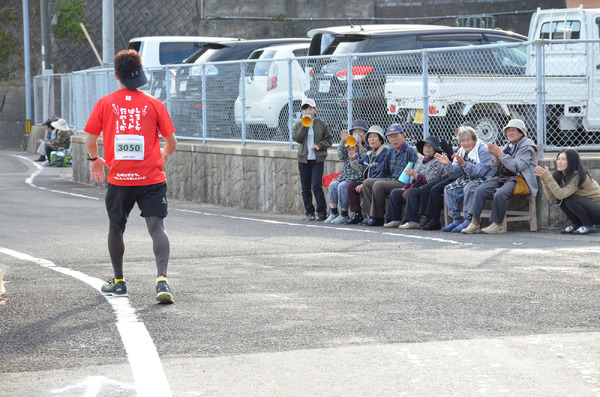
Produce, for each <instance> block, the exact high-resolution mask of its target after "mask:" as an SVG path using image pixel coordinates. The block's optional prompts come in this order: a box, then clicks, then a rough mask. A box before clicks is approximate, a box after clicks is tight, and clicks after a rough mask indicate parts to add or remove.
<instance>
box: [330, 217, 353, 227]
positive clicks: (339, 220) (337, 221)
mask: <svg viewBox="0 0 600 397" xmlns="http://www.w3.org/2000/svg"><path fill="white" fill-rule="evenodd" d="M349 220H350V217H348V216H343V215H338V216H337V217H336V218H335V219H334V220H332V221H331V223H335V224H338V225H339V224H342V223H343V224H345V223H346V222H348V221H349Z"/></svg>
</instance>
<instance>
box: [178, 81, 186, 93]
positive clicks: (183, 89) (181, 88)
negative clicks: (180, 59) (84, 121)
mask: <svg viewBox="0 0 600 397" xmlns="http://www.w3.org/2000/svg"><path fill="white" fill-rule="evenodd" d="M186 89H187V80H183V81H182V82H180V83H179V91H185V90H186Z"/></svg>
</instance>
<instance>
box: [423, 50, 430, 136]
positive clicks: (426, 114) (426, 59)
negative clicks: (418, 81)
mask: <svg viewBox="0 0 600 397" xmlns="http://www.w3.org/2000/svg"><path fill="white" fill-rule="evenodd" d="M422 54H423V139H425V138H427V137H428V136H429V80H428V78H429V54H428V53H427V51H426V50H423V52H422Z"/></svg>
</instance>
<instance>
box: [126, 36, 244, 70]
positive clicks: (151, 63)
mask: <svg viewBox="0 0 600 397" xmlns="http://www.w3.org/2000/svg"><path fill="white" fill-rule="evenodd" d="M227 39H231V38H228V37H204V36H148V37H136V38H134V39H131V40H129V46H128V48H129V49H132V50H136V51H137V52H139V53H140V55H141V56H142V64H143V65H144V67H145V68H152V67H157V66H162V65H167V64H177V63H181V62H183V60H184V59H185V58H187V57H189V56H190V55H192V54H193V53H194V52H196V51H198V50H201V49H202V47H203V46H204V44H206V43H217V42H221V41H223V40H227ZM231 40H236V39H235V38H234V39H231Z"/></svg>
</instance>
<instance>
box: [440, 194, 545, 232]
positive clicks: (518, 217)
mask: <svg viewBox="0 0 600 397" xmlns="http://www.w3.org/2000/svg"><path fill="white" fill-rule="evenodd" d="M493 202H494V200H493V198H491V199H489V200H487V202H486V209H484V210H483V211H482V212H481V215H480V217H479V218H480V219H484V218H489V217H490V216H492V210H491V204H493ZM517 202H518V203H519V204H517ZM519 206H520V207H521V208H522V207H525V206H527V207H528V208H527V209H510V208H511V207H512V208H515V207H519ZM508 208H509V209H508V210H507V211H506V216H505V217H504V221H503V222H502V227H503V228H504V230H507V223H508V222H529V230H531V231H532V232H536V231H537V208H536V203H535V198H532V199H525V198H524V197H519V196H513V197H511V198H510V199H509V200H508ZM450 222H452V220H451V219H450V216H449V215H448V207H447V206H446V202H445V201H444V223H445V224H446V225H448V224H449V223H450Z"/></svg>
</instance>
